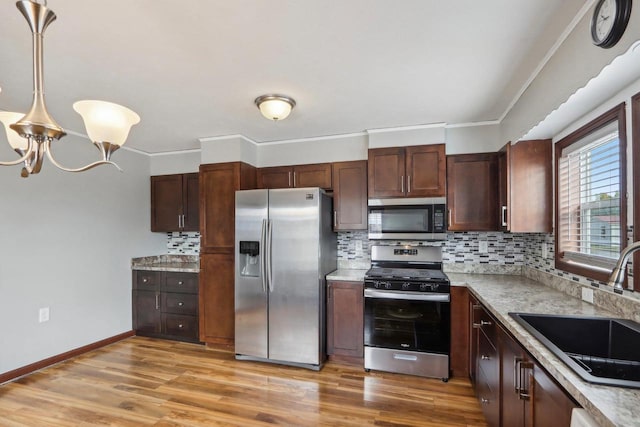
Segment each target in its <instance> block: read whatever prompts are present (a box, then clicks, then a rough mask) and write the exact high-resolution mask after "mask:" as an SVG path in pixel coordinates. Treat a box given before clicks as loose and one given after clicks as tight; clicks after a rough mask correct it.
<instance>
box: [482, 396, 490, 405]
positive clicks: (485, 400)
mask: <svg viewBox="0 0 640 427" xmlns="http://www.w3.org/2000/svg"><path fill="white" fill-rule="evenodd" d="M480 402H482V404H483V405H488V404H489V403H491V401H490V400H489V399H487V398H484V397H481V398H480Z"/></svg>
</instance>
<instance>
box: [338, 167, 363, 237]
mask: <svg viewBox="0 0 640 427" xmlns="http://www.w3.org/2000/svg"><path fill="white" fill-rule="evenodd" d="M333 208H334V215H333V221H334V223H333V229H334V231H340V230H366V229H367V227H368V224H367V161H366V160H361V161H356V162H339V163H334V164H333Z"/></svg>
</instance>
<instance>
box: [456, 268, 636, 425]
mask: <svg viewBox="0 0 640 427" xmlns="http://www.w3.org/2000/svg"><path fill="white" fill-rule="evenodd" d="M448 276H449V279H450V280H451V284H452V285H462V284H466V285H467V287H468V288H469V290H470V291H471V293H472V294H473V295H475V296H476V297H477V298H478V300H479V301H480V302H482V303H483V304H484V305H485V306H486V307H487V309H488V310H489V311H490V312H491V313H492V314H493V315H494V316H495V317H496V319H497V320H499V321H500V322H501V323H502V324H503V325H504V326H505V328H506V329H508V330H509V332H511V334H512V335H513V336H514V337H515V338H516V339H517V340H518V341H520V343H521V344H522V345H523V346H524V347H525V348H526V349H527V350H528V351H529V353H530V354H531V355H532V356H533V357H534V358H535V359H536V360H537V361H538V362H539V363H540V364H541V365H542V366H543V367H544V368H545V369H546V370H547V371H548V372H549V374H551V376H553V377H554V378H555V379H556V380H557V381H558V383H560V384H561V385H562V386H563V387H564V388H565V389H566V390H567V392H568V393H569V394H570V395H571V396H573V398H574V399H575V400H576V401H577V402H578V403H579V404H580V405H581V406H582V407H583V408H585V409H586V410H587V411H588V412H589V414H590V415H591V416H592V417H593V418H594V420H596V421H597V422H598V423H599V424H600V425H601V426H603V427H604V426H640V418H638V417H637V416H636V415H634V413H637V411H638V407H640V390H638V389H629V388H622V387H611V386H602V385H596V384H591V383H588V382H585V381H583V380H582V379H581V378H580V377H579V376H578V375H577V374H575V373H574V372H573V370H571V369H570V368H569V367H568V366H567V365H565V364H564V363H563V362H562V361H560V360H559V359H558V358H557V357H555V356H554V355H553V353H551V352H550V351H549V350H547V348H546V347H545V346H544V345H543V344H542V343H540V341H538V340H537V339H536V338H534V337H533V336H532V335H531V334H529V333H528V332H527V331H526V330H525V329H524V328H523V327H522V326H520V325H519V324H518V323H517V322H516V321H515V320H513V319H512V318H511V316H509V315H508V313H509V312H527V313H542V314H569V315H583V316H604V317H620V316H619V315H616V314H614V313H612V312H611V311H608V310H606V309H604V308H599V307H596V306H594V305H592V304H589V303H587V302H584V301H582V300H580V299H578V298H575V297H572V296H569V295H567V294H565V293H562V292H559V291H557V290H555V289H552V288H550V287H547V286H545V285H543V284H541V283H539V282H536V281H534V280H531V279H528V278H526V277H523V276H515V275H514V276H511V275H493V274H491V275H488V274H463V273H448Z"/></svg>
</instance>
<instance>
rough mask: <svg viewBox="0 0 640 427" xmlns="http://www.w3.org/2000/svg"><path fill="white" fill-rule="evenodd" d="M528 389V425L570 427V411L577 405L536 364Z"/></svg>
mask: <svg viewBox="0 0 640 427" xmlns="http://www.w3.org/2000/svg"><path fill="white" fill-rule="evenodd" d="M529 387H530V390H529V394H530V400H529V405H530V406H531V407H530V408H528V409H529V416H530V417H531V420H530V423H529V425H531V426H533V427H546V426H557V427H569V426H570V425H571V411H572V410H573V408H576V407H578V405H577V404H576V403H574V402H573V400H572V399H571V398H570V397H569V396H568V395H567V394H566V393H565V392H564V390H563V389H562V388H561V387H560V386H559V385H558V384H556V382H555V381H554V380H552V379H551V377H550V376H549V375H548V374H547V373H546V372H545V371H544V370H543V369H542V368H541V367H540V366H539V365H538V364H537V363H535V364H534V367H533V374H532V375H531V376H530V384H529ZM525 410H526V408H525Z"/></svg>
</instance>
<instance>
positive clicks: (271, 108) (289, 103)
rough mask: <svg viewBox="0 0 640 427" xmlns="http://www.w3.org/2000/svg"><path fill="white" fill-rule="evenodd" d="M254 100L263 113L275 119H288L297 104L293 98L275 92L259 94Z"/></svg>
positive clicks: (270, 118)
mask: <svg viewBox="0 0 640 427" xmlns="http://www.w3.org/2000/svg"><path fill="white" fill-rule="evenodd" d="M254 102H255V103H256V105H257V106H258V108H259V109H260V112H261V113H262V115H263V116H265V117H266V118H267V119H269V120H273V121H278V120H284V119H286V118H287V116H289V113H291V110H292V109H293V107H295V106H296V101H294V100H293V98H290V97H288V96H284V95H274V94H269V95H262V96H259V97H257V98H256V100H255V101H254Z"/></svg>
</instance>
